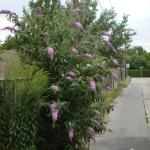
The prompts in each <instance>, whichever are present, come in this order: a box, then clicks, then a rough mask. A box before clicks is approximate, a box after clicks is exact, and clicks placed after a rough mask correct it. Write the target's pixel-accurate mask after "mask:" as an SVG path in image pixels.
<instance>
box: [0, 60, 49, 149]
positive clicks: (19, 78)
mask: <svg viewBox="0 0 150 150" xmlns="http://www.w3.org/2000/svg"><path fill="white" fill-rule="evenodd" d="M5 61H6V62H7V60H5ZM7 65H8V68H7V69H9V70H8V71H7V72H6V79H5V80H2V81H0V82H1V84H0V90H1V92H0V104H1V105H0V114H1V115H0V149H1V150H33V145H35V144H36V141H37V112H36V108H37V105H38V104H39V101H42V100H43V99H44V93H45V92H46V91H47V83H48V77H47V75H46V73H45V72H44V71H42V70H37V68H34V67H31V66H26V65H23V64H22V63H21V62H20V60H18V58H12V60H11V58H10V59H9V63H8V62H7ZM16 67H17V69H16ZM12 77H13V78H12Z"/></svg>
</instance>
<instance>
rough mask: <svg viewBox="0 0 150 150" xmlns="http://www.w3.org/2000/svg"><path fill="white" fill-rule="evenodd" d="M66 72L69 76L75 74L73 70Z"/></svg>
mask: <svg viewBox="0 0 150 150" xmlns="http://www.w3.org/2000/svg"><path fill="white" fill-rule="evenodd" d="M67 74H68V75H69V76H71V77H73V78H74V77H75V76H76V74H75V73H74V72H73V71H70V72H68V73H67Z"/></svg>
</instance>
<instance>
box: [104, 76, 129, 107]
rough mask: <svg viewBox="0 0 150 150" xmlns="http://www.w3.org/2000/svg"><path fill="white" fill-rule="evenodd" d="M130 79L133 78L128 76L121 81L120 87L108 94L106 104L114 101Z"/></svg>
mask: <svg viewBox="0 0 150 150" xmlns="http://www.w3.org/2000/svg"><path fill="white" fill-rule="evenodd" d="M130 81H131V78H130V77H129V76H128V77H127V78H126V79H125V80H123V81H121V82H120V83H119V85H118V87H117V88H116V89H115V90H113V91H112V92H109V93H108V94H106V97H105V104H106V105H109V104H111V103H113V102H114V100H115V98H116V97H117V96H118V95H119V94H120V93H121V91H122V90H123V88H125V87H127V86H128V84H129V83H130Z"/></svg>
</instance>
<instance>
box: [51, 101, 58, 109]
mask: <svg viewBox="0 0 150 150" xmlns="http://www.w3.org/2000/svg"><path fill="white" fill-rule="evenodd" d="M50 109H51V112H53V111H55V110H57V103H56V102H55V101H54V102H53V103H52V104H51V106H50Z"/></svg>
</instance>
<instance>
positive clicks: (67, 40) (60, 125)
mask: <svg viewBox="0 0 150 150" xmlns="http://www.w3.org/2000/svg"><path fill="white" fill-rule="evenodd" d="M29 6H30V7H29V11H27V10H24V12H23V18H22V20H21V21H20V22H19V23H18V22H17V25H18V29H17V30H18V31H17V32H16V39H17V42H18V47H19V49H18V50H19V52H20V54H21V56H22V57H23V58H24V60H25V61H26V62H27V63H30V64H35V65H36V66H38V67H39V68H43V69H45V70H46V71H48V72H49V91H48V92H47V93H45V95H46V97H47V98H46V99H45V101H44V102H41V103H39V107H38V110H37V111H38V141H37V148H38V149H40V150H60V149H61V150H65V149H69V150H71V149H72V150H75V149H76V150H79V149H80V150H82V149H83V150H84V149H87V144H88V143H89V142H90V140H91V139H94V135H95V134H96V133H102V132H103V131H104V130H105V123H106V122H105V121H104V114H105V112H106V111H107V110H109V108H107V107H106V106H105V105H104V99H103V90H102V89H103V85H104V84H105V83H104V82H103V76H106V75H107V74H108V72H109V70H108V64H109V63H108V62H113V63H114V64H115V65H118V63H117V61H116V60H113V61H112V60H105V58H104V57H102V56H101V50H102V49H103V48H106V46H107V45H106V43H105V42H104V40H103V37H102V36H101V34H99V33H97V31H96V32H95V30H94V26H93V21H94V19H95V18H96V15H95V13H96V6H97V4H96V1H90V0H82V1H81V2H80V3H79V2H77V3H68V4H67V6H66V7H64V6H61V5H60V3H59V1H58V0H52V1H50V0H38V1H36V2H33V1H31V2H30V5H29ZM100 33H101V31H100ZM102 34H106V32H103V33H102ZM33 101H34V97H33Z"/></svg>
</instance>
